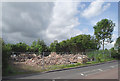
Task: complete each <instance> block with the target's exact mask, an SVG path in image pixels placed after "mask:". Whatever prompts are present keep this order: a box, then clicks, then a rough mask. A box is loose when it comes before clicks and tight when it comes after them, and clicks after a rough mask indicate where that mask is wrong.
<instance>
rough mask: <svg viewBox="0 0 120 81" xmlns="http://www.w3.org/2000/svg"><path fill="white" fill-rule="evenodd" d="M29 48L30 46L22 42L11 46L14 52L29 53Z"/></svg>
mask: <svg viewBox="0 0 120 81" xmlns="http://www.w3.org/2000/svg"><path fill="white" fill-rule="evenodd" d="M27 47H28V45H27V44H26V43H22V42H20V43H17V44H13V45H11V48H12V51H13V52H27Z"/></svg>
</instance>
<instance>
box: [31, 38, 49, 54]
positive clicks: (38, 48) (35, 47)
mask: <svg viewBox="0 0 120 81" xmlns="http://www.w3.org/2000/svg"><path fill="white" fill-rule="evenodd" d="M31 51H32V52H39V53H42V52H47V51H49V49H48V47H47V45H46V44H45V42H44V41H43V40H40V39H38V40H37V41H33V43H32V45H31Z"/></svg>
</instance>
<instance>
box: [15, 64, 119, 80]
mask: <svg viewBox="0 0 120 81" xmlns="http://www.w3.org/2000/svg"><path fill="white" fill-rule="evenodd" d="M16 79H118V62H112V63H105V64H100V65H94V66H88V67H82V68H76V69H70V70H63V71H55V72H48V73H39V74H35V75H31V76H25V77H24V76H22V77H17V78H16Z"/></svg>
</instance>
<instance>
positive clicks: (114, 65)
mask: <svg viewBox="0 0 120 81" xmlns="http://www.w3.org/2000/svg"><path fill="white" fill-rule="evenodd" d="M116 66H118V65H114V66H110V67H111V68H114V67H116Z"/></svg>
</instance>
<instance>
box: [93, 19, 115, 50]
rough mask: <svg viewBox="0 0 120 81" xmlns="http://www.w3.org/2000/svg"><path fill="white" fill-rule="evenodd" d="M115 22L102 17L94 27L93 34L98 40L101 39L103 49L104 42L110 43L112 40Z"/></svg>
mask: <svg viewBox="0 0 120 81" xmlns="http://www.w3.org/2000/svg"><path fill="white" fill-rule="evenodd" d="M114 26H115V23H113V22H112V21H111V20H108V19H102V20H101V21H99V22H97V24H96V25H95V26H94V27H93V28H94V35H95V36H96V39H97V40H98V41H102V42H101V43H102V45H103V50H104V42H109V43H111V42H112V40H111V38H112V32H113V29H114Z"/></svg>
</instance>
